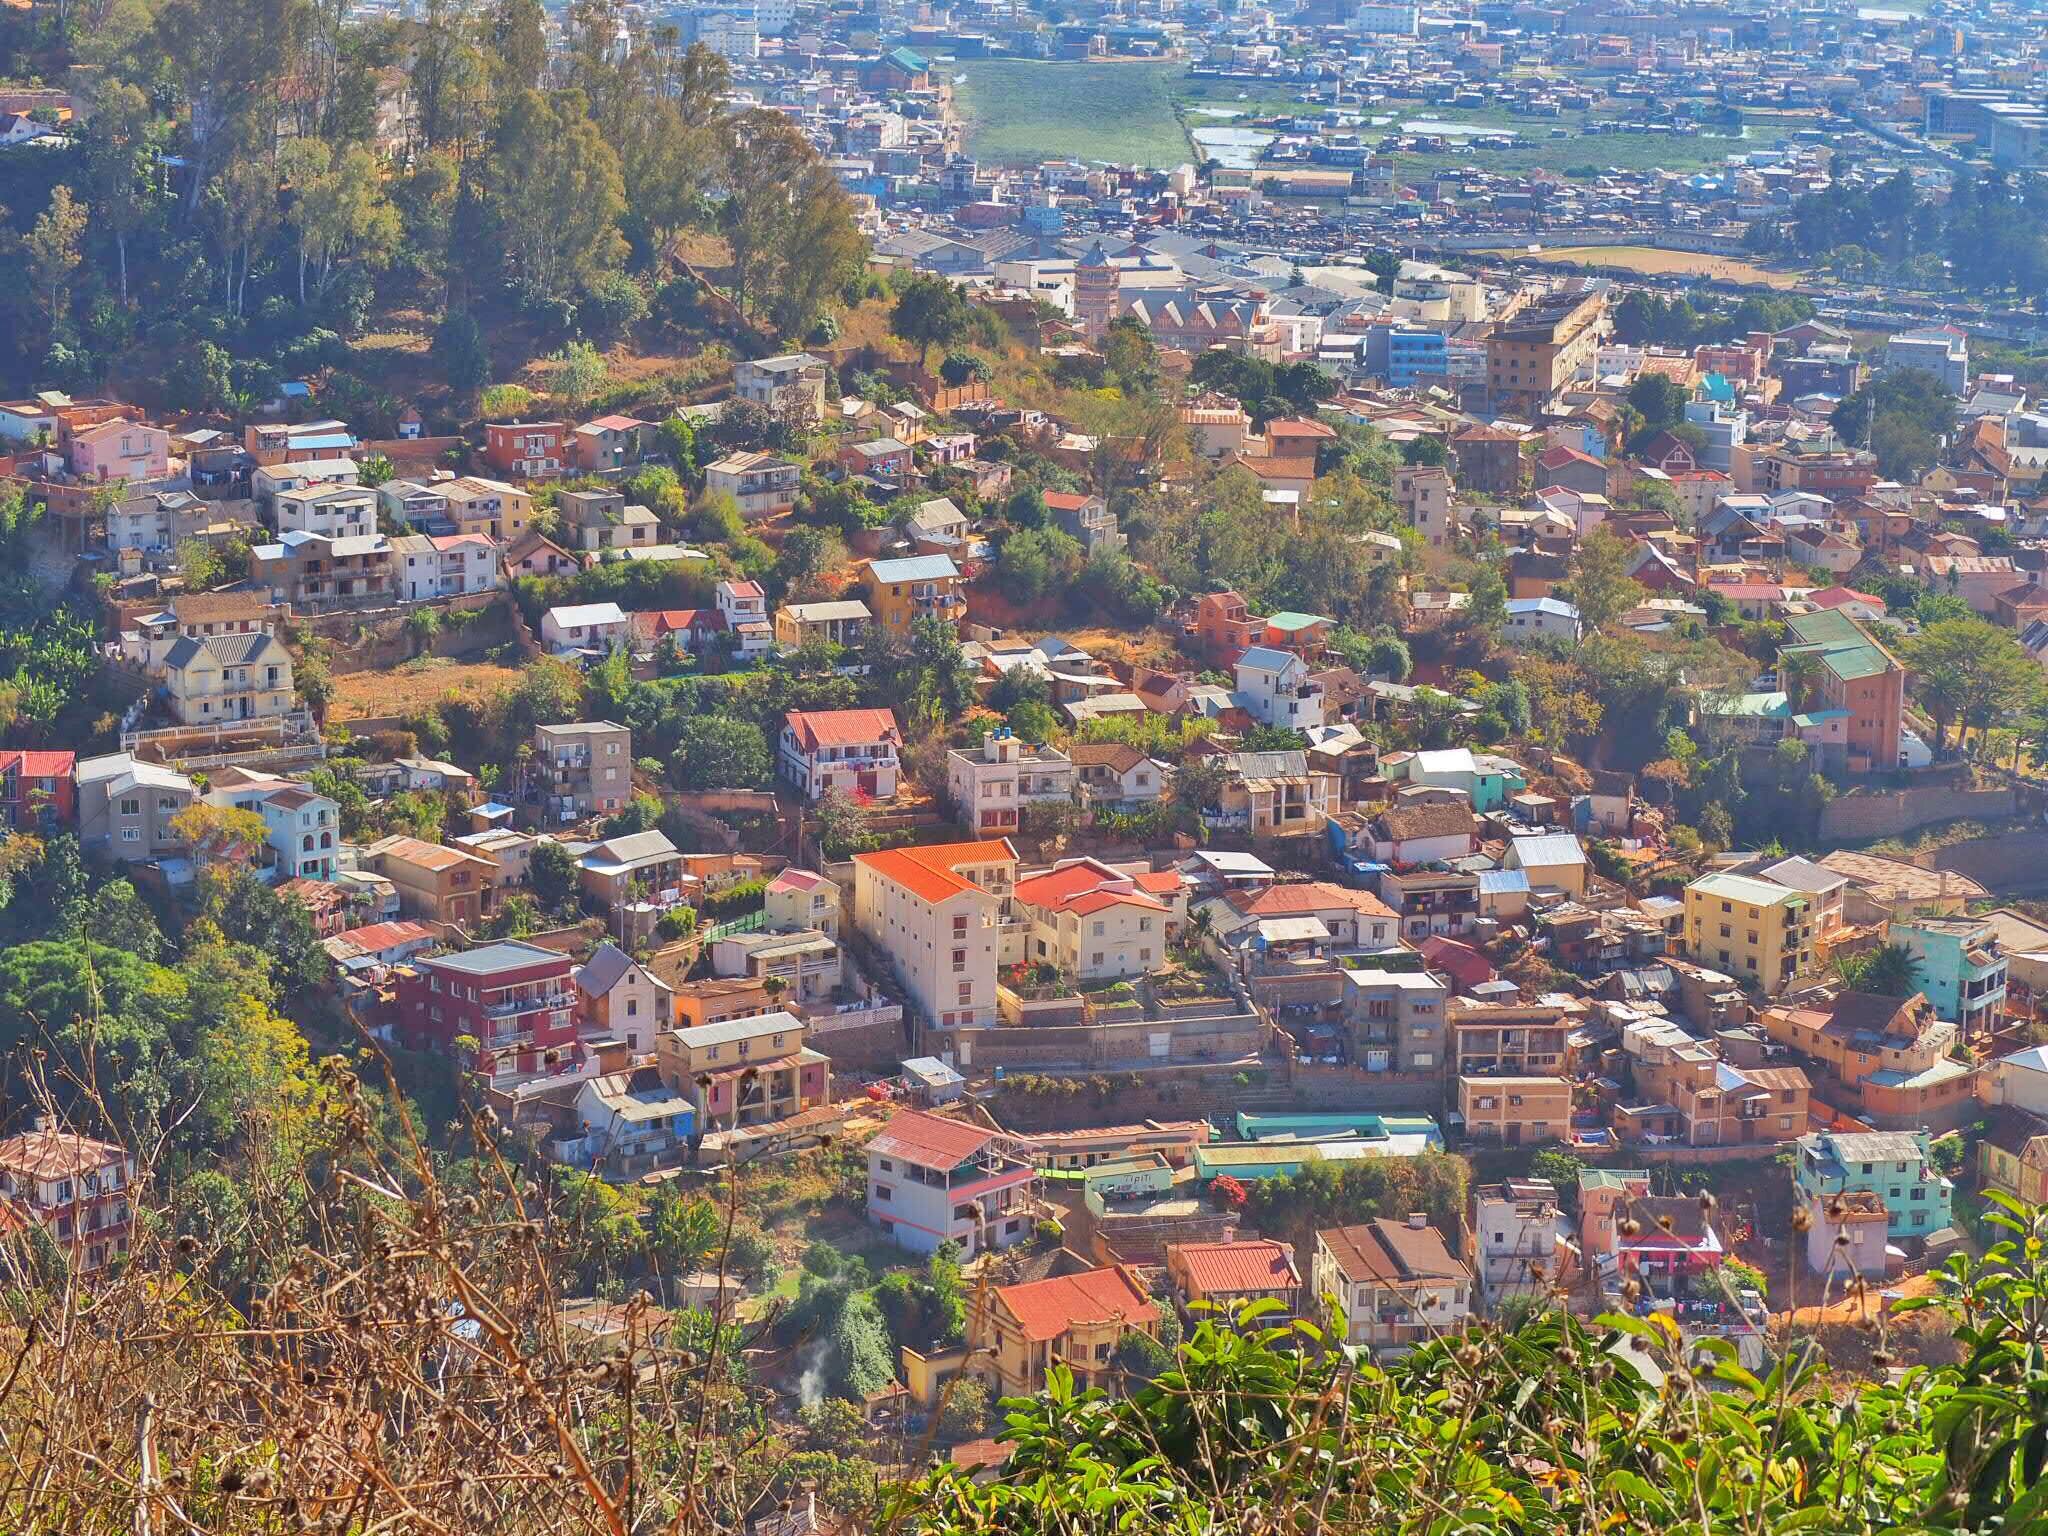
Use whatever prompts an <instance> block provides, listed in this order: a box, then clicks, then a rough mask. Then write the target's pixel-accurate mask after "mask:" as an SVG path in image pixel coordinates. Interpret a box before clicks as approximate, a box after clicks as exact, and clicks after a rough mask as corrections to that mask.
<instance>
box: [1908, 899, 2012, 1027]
mask: <svg viewBox="0 0 2048 1536" xmlns="http://www.w3.org/2000/svg"><path fill="white" fill-rule="evenodd" d="M1891 942H1892V943H1894V944H1897V945H1899V946H1900V947H1901V948H1903V949H1904V950H1905V951H1906V953H1907V954H1909V955H1911V956H1912V957H1913V985H1914V986H1916V987H1918V988H1919V989H1920V990H1921V991H1922V992H1923V993H1925V994H1926V996H1927V1000H1928V1002H1930V1003H1931V1004H1933V1005H1934V1016H1935V1017H1936V1018H1939V1019H1948V1020H1951V1021H1952V1022H1954V1023H1956V1024H1958V1025H1960V1026H1961V1028H1962V1032H1963V1038H1964V1039H1969V1038H1970V1037H1971V1036H1973V1035H1982V1034H1988V1033H1989V1032H1990V1031H1991V1030H1993V1029H1995V1028H1997V1026H1998V1025H1999V1024H2000V1022H2002V1021H2003V1020H2004V1018H2005V981H2006V957H2005V946H2004V945H2003V944H2001V943H2000V942H1999V939H1998V935H1997V933H1996V931H1995V930H1994V929H1993V928H1992V927H1991V925H1990V924H1989V923H1985V922H1980V921H1979V920H1977V919H1975V918H1969V917H1921V918H1914V919H1913V920H1912V921H1910V922H1903V923H1900V922H1894V923H1893V924H1892V925H1891Z"/></svg>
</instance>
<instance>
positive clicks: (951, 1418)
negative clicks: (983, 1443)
mask: <svg viewBox="0 0 2048 1536" xmlns="http://www.w3.org/2000/svg"><path fill="white" fill-rule="evenodd" d="M994 1409H995V1394H994V1393H993V1392H991V1391H990V1390H989V1386H988V1383H987V1382H985V1381H982V1380H980V1379H979V1378H978V1377H973V1376H962V1377H959V1378H957V1379H956V1380H954V1381H953V1382H952V1383H950V1384H949V1385H948V1386H947V1388H946V1396H945V1399H944V1401H943V1402H942V1403H941V1404H940V1406H939V1430H938V1433H939V1438H940V1439H941V1440H945V1441H950V1442H955V1443H957V1442H959V1441H962V1440H972V1439H975V1438H976V1437H977V1436H979V1435H982V1434H985V1433H986V1432H987V1430H988V1423H989V1417H990V1415H991V1414H992V1413H993V1412H994Z"/></svg>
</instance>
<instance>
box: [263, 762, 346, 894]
mask: <svg viewBox="0 0 2048 1536" xmlns="http://www.w3.org/2000/svg"><path fill="white" fill-rule="evenodd" d="M256 811H257V814H259V815H260V816H262V818H263V825H264V827H265V828H266V829H267V830H268V832H269V836H268V838H267V839H266V840H267V841H268V842H269V844H270V849H271V852H272V853H274V854H275V855H276V857H277V863H276V870H277V881H278V883H279V884H280V885H282V884H283V883H284V882H285V881H287V880H328V879H331V878H333V875H334V862H335V856H336V850H337V847H338V845H339V844H340V842H341V807H340V806H338V805H336V804H335V803H334V802H333V801H332V800H330V799H328V798H327V796H325V795H322V794H318V793H316V792H314V791H313V790H310V789H308V788H306V786H305V785H303V784H287V785H285V786H283V787H282V788H280V789H274V790H272V791H271V792H270V793H269V794H267V795H265V796H264V797H263V798H262V799H261V800H260V801H258V802H257V805H256Z"/></svg>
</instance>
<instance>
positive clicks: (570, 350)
mask: <svg viewBox="0 0 2048 1536" xmlns="http://www.w3.org/2000/svg"><path fill="white" fill-rule="evenodd" d="M547 364H548V391H549V393H550V394H553V395H555V396H556V397H557V398H558V399H561V400H562V401H564V402H566V403H567V405H568V407H569V409H570V410H572V411H579V412H580V411H581V410H582V409H583V408H584V407H585V406H586V405H588V404H589V403H590V401H591V399H592V398H593V397H594V396H595V395H596V394H597V392H598V391H599V390H601V389H603V388H604V386H605V380H606V379H607V378H609V377H610V370H609V369H608V368H607V367H606V365H605V360H604V354H603V353H602V352H600V351H598V350H597V348H596V347H594V346H592V345H591V344H590V343H589V342H587V341H572V342H570V343H569V344H568V345H567V346H565V347H563V348H562V349H561V350H560V351H558V352H556V353H554V354H553V355H552V356H550V357H549V358H548V360H547Z"/></svg>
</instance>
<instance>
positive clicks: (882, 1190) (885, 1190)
mask: <svg viewBox="0 0 2048 1536" xmlns="http://www.w3.org/2000/svg"><path fill="white" fill-rule="evenodd" d="M891 1192H892V1186H890V1185H887V1184H877V1185H876V1186H875V1198H876V1199H877V1200H887V1199H888V1198H889V1196H890V1194H891Z"/></svg>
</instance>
